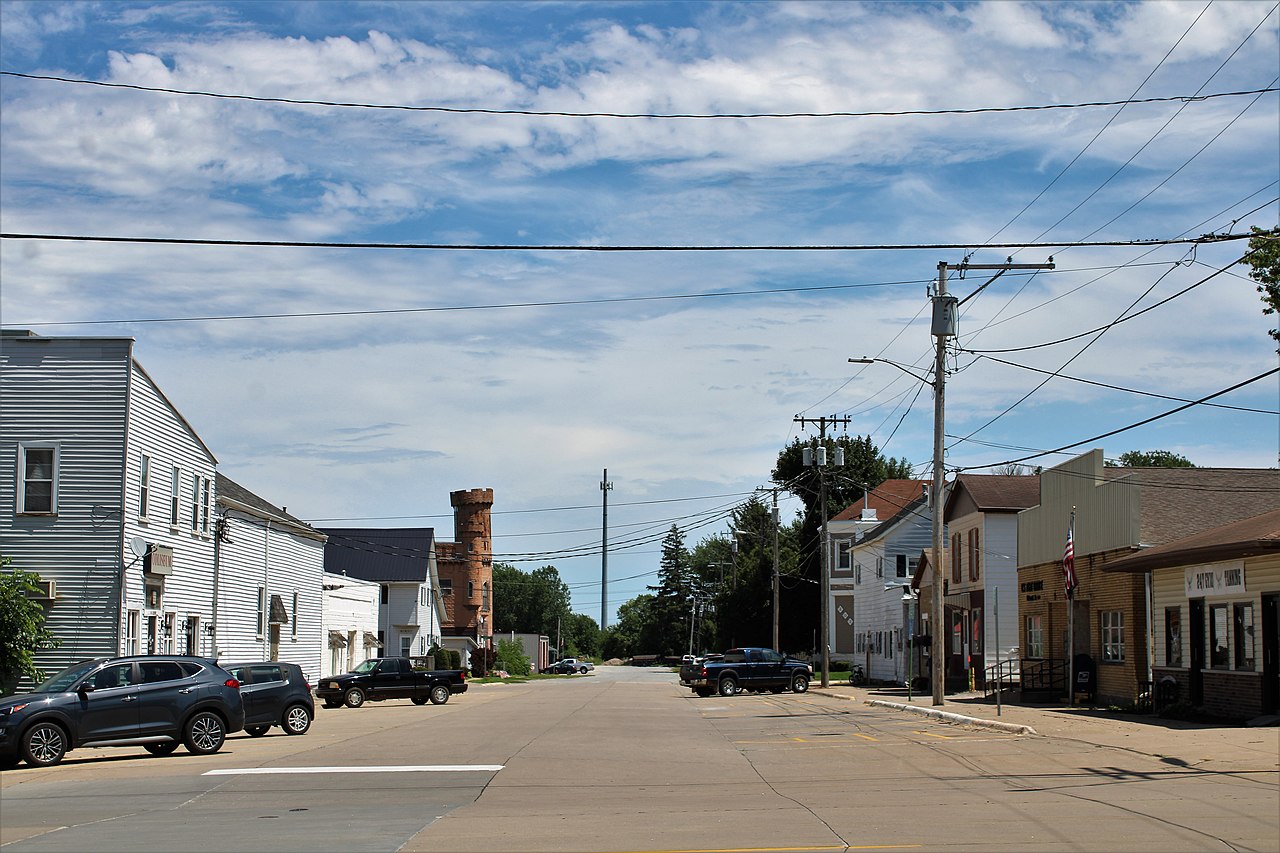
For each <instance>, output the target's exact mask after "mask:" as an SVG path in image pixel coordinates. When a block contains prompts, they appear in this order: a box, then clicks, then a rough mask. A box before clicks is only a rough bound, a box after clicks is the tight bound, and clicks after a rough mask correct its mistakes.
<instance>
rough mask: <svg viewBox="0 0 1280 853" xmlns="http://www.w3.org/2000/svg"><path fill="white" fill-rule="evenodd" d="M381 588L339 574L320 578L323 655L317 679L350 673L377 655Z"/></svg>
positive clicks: (368, 582) (379, 585)
mask: <svg viewBox="0 0 1280 853" xmlns="http://www.w3.org/2000/svg"><path fill="white" fill-rule="evenodd" d="M381 591H382V585H381V584H377V583H374V582H373V581H362V580H359V579H357V578H353V577H348V576H346V575H341V574H329V573H328V572H326V573H325V575H324V594H323V596H322V602H323V603H322V605H321V607H322V611H323V616H322V619H323V624H324V636H325V654H324V659H323V660H322V661H321V667H320V677H321V678H324V677H325V676H328V675H337V674H339V673H343V672H350V671H351V670H352V669H354V668H355V667H357V666H359V665H360V664H361V663H363V662H365V661H366V660H368V659H369V658H374V657H377V656H378V651H379V649H380V648H381V645H380V644H379V642H378V601H379V599H380V598H381Z"/></svg>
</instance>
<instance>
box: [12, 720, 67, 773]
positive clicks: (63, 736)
mask: <svg viewBox="0 0 1280 853" xmlns="http://www.w3.org/2000/svg"><path fill="white" fill-rule="evenodd" d="M66 754H67V733H66V732H64V731H63V730H62V726H60V725H58V724H57V723H36V724H35V725H34V726H32V727H31V728H29V729H27V733H26V734H24V735H23V736H22V757H23V758H24V759H26V762H27V763H28V764H30V765H31V766H32V767H52V766H53V765H55V764H57V763H58V762H59V761H61V760H62V756H64V755H66Z"/></svg>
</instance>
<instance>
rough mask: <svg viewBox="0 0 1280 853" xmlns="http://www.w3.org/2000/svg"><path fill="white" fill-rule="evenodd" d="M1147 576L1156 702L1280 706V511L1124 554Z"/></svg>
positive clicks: (1227, 708) (1256, 711) (1242, 712)
mask: <svg viewBox="0 0 1280 853" xmlns="http://www.w3.org/2000/svg"><path fill="white" fill-rule="evenodd" d="M1106 571H1108V572H1116V573H1122V574H1135V573H1136V574H1147V573H1149V575H1150V577H1151V590H1152V615H1153V619H1152V620H1151V624H1152V635H1153V640H1154V642H1153V643H1152V647H1153V651H1154V655H1153V658H1154V666H1153V668H1152V677H1153V680H1154V682H1155V695H1156V699H1157V701H1158V702H1160V703H1162V704H1170V703H1175V702H1180V703H1186V704H1188V705H1191V706H1192V707H1194V708H1199V709H1203V710H1204V711H1206V712H1208V713H1211V714H1213V715H1215V716H1219V717H1226V718H1234V719H1250V718H1253V717H1258V716H1262V715H1264V714H1275V713H1277V712H1280V510H1273V511H1271V512H1267V513H1263V514H1261V515H1257V516H1253V517H1251V518H1247V519H1244V520H1241V521H1237V522H1233V523H1230V524H1225V525H1222V526H1220V527H1215V528H1213V529H1211V530H1207V531H1205V532H1203V533H1199V534H1196V535H1194V536H1187V537H1183V538H1180V539H1176V540H1174V541H1173V542H1169V543H1167V544H1165V545H1159V546H1156V547H1153V548H1149V549H1147V550H1145V551H1140V552H1138V553H1137V554H1135V555H1133V556H1131V557H1126V558H1124V559H1121V560H1117V561H1116V562H1115V563H1113V564H1111V565H1109V566H1107V567H1106Z"/></svg>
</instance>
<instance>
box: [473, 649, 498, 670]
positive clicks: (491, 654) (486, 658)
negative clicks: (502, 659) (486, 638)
mask: <svg viewBox="0 0 1280 853" xmlns="http://www.w3.org/2000/svg"><path fill="white" fill-rule="evenodd" d="M497 657H498V653H497V652H495V651H494V650H493V649H490V648H488V647H481V648H478V649H476V650H475V651H473V652H472V653H471V674H472V675H488V674H489V670H491V669H493V664H494V661H495V660H497Z"/></svg>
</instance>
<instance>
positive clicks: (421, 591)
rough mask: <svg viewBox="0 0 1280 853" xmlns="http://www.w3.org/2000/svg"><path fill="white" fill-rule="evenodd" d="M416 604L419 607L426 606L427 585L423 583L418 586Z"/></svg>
mask: <svg viewBox="0 0 1280 853" xmlns="http://www.w3.org/2000/svg"><path fill="white" fill-rule="evenodd" d="M418 605H419V606H420V607H426V606H427V585H426V584H423V585H421V586H419V587H418Z"/></svg>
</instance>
